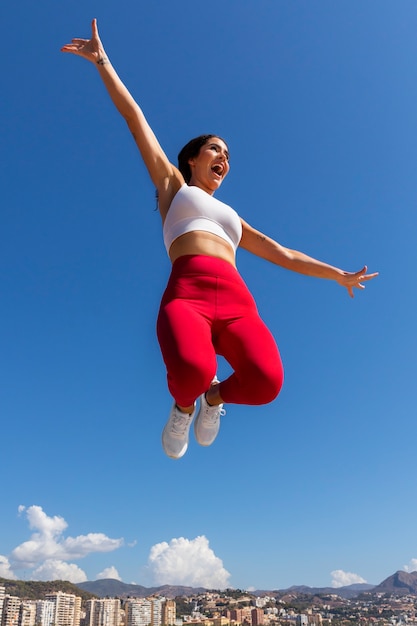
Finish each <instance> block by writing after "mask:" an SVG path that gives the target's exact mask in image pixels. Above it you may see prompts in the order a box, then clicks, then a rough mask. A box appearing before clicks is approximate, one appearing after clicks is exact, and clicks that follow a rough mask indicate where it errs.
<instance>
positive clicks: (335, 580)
mask: <svg viewBox="0 0 417 626" xmlns="http://www.w3.org/2000/svg"><path fill="white" fill-rule="evenodd" d="M330 574H331V577H332V587H346V586H348V585H354V584H355V583H366V580H365V579H364V578H362V576H359V574H353V573H352V572H344V571H343V570H342V569H335V570H333V572H330Z"/></svg>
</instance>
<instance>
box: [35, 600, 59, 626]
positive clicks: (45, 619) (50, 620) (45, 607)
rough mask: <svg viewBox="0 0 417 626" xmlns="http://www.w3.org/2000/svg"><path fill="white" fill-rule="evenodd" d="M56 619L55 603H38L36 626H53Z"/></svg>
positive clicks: (43, 601) (40, 601) (44, 601)
mask: <svg viewBox="0 0 417 626" xmlns="http://www.w3.org/2000/svg"><path fill="white" fill-rule="evenodd" d="M54 619H55V602H52V601H51V600H37V601H36V626H53V624H54Z"/></svg>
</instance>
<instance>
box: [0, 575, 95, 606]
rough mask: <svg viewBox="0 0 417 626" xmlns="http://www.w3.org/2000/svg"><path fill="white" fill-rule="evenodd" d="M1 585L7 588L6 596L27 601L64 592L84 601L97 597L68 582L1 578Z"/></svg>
mask: <svg viewBox="0 0 417 626" xmlns="http://www.w3.org/2000/svg"><path fill="white" fill-rule="evenodd" d="M0 585H1V586H2V587H5V591H6V594H9V595H11V596H17V597H18V598H25V599H26V600H40V599H43V598H44V597H45V596H46V595H47V594H48V593H54V592H56V591H63V592H64V593H73V594H75V595H76V596H81V598H82V599H83V601H85V600H89V599H90V598H96V597H97V595H96V594H95V593H94V592H92V593H90V592H89V591H87V590H85V591H81V593H80V588H79V586H78V585H73V584H72V583H70V582H68V581H66V580H51V581H47V582H44V581H40V580H8V579H7V578H1V577H0Z"/></svg>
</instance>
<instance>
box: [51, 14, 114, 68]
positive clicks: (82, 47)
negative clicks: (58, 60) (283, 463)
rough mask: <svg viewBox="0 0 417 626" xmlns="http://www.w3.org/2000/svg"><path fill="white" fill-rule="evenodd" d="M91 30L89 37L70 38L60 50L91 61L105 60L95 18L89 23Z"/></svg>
mask: <svg viewBox="0 0 417 626" xmlns="http://www.w3.org/2000/svg"><path fill="white" fill-rule="evenodd" d="M91 30H92V34H91V39H79V38H76V39H72V41H71V43H67V44H65V46H62V48H61V52H72V54H76V55H78V56H80V57H83V58H84V59H87V61H91V62H92V63H101V62H103V61H107V57H106V53H105V52H104V48H103V45H102V43H101V41H100V37H99V35H98V28H97V20H96V19H94V20H93V22H92V24H91Z"/></svg>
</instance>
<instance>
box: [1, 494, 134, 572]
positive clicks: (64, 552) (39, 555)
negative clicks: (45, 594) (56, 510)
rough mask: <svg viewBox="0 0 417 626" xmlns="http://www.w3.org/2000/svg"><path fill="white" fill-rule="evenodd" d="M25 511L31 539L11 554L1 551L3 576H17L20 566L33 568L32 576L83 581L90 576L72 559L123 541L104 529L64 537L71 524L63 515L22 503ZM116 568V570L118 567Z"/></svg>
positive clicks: (115, 548) (22, 510) (23, 568)
mask: <svg viewBox="0 0 417 626" xmlns="http://www.w3.org/2000/svg"><path fill="white" fill-rule="evenodd" d="M23 513H24V514H26V518H27V521H28V524H29V528H30V529H31V530H32V531H33V532H32V535H31V537H30V539H29V540H28V541H24V542H23V543H21V544H20V545H19V546H17V547H16V548H14V550H12V552H11V554H10V555H9V557H8V558H7V557H5V556H1V555H0V576H2V577H3V578H9V579H16V578H18V576H17V575H16V572H17V571H19V570H25V571H26V575H27V570H31V572H30V577H31V579H32V580H68V581H70V582H72V583H80V582H84V581H86V580H87V575H86V574H85V572H84V571H83V570H82V569H81V568H80V567H79V566H78V565H76V564H75V563H71V562H69V561H73V560H77V559H81V558H83V557H85V556H87V555H89V554H92V553H102V552H111V551H113V550H117V549H118V548H120V547H121V546H122V545H123V539H111V538H110V537H107V536H106V535H104V534H103V533H89V534H88V535H78V536H77V537H65V536H64V531H65V530H66V529H67V527H68V524H67V522H66V521H65V520H64V518H63V517H59V516H57V515H55V516H53V517H49V516H48V515H47V514H46V513H45V512H44V511H43V509H42V507H40V506H37V505H33V506H30V507H28V508H26V507H24V506H20V507H19V514H23ZM115 571H116V570H115Z"/></svg>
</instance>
